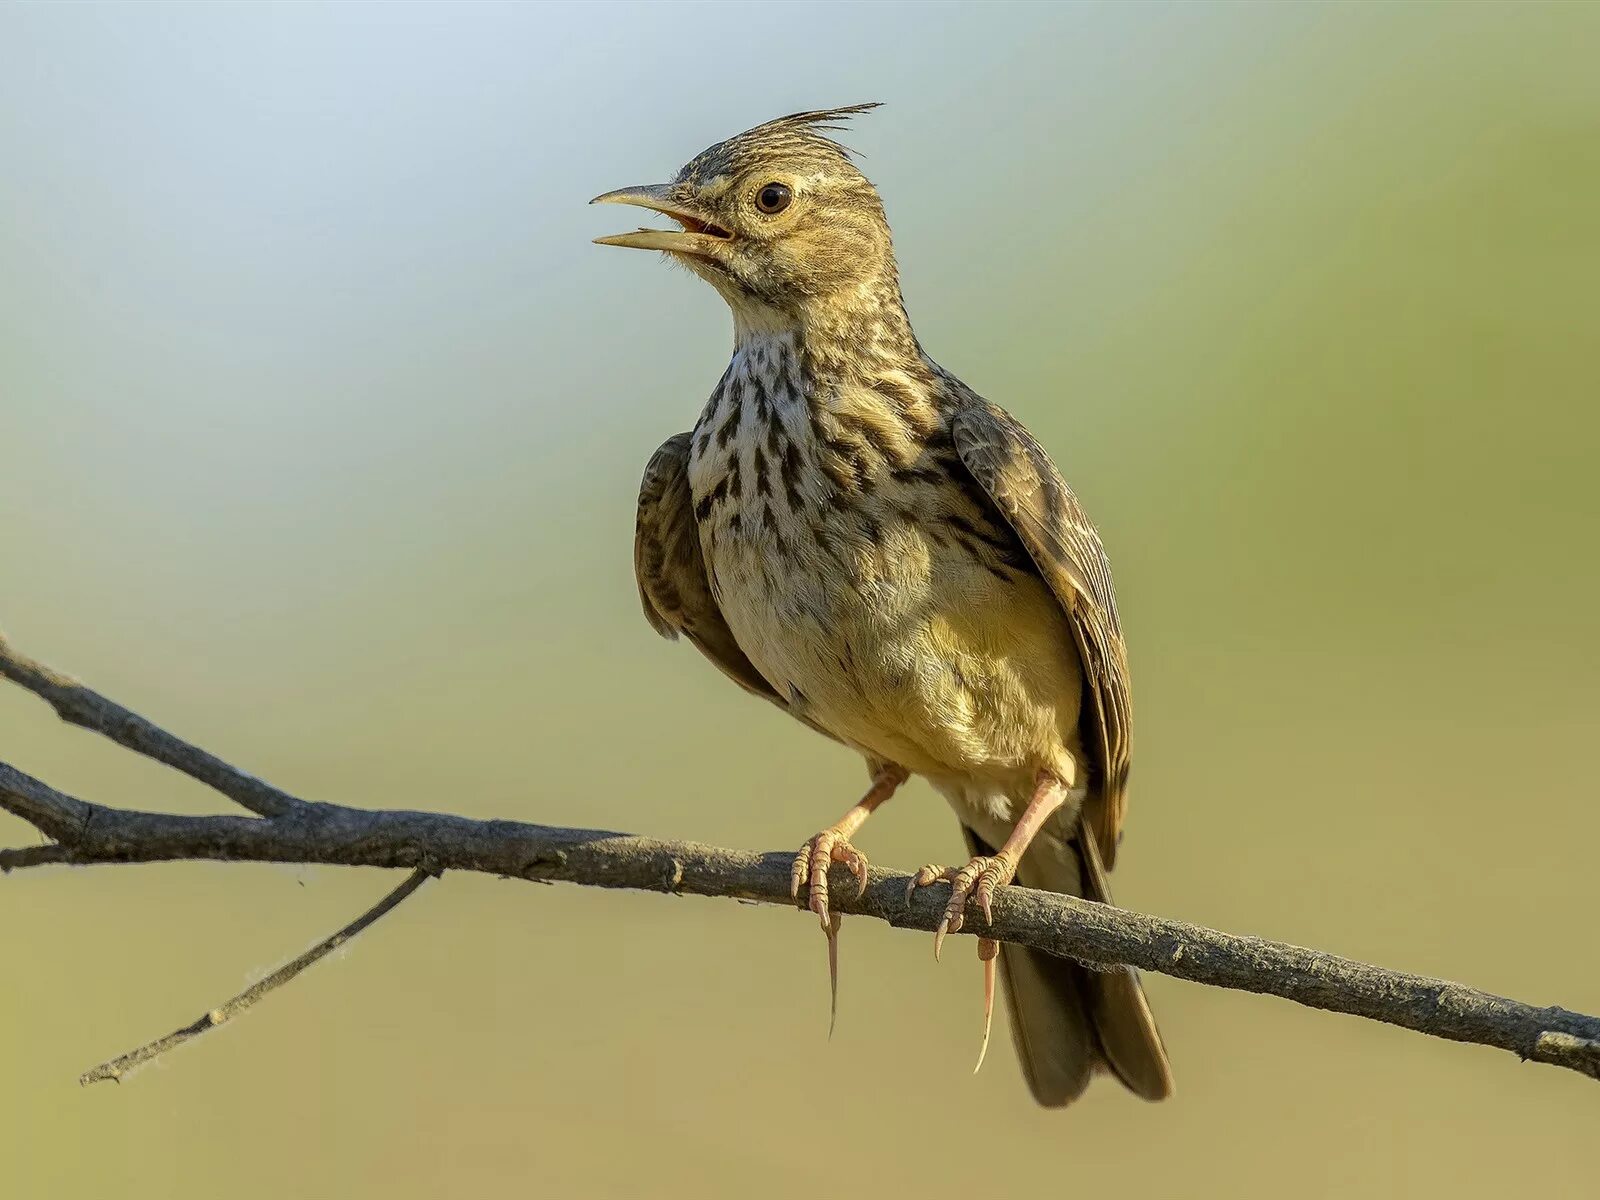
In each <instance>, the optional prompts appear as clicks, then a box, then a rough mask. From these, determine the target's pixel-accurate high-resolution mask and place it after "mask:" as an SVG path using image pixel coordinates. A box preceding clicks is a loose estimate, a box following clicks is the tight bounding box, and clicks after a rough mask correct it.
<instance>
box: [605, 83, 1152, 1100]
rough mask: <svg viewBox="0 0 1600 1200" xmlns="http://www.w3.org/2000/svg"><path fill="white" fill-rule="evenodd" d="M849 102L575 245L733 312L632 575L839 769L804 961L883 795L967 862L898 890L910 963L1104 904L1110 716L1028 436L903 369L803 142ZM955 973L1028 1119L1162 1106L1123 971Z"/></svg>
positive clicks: (1082, 606)
mask: <svg viewBox="0 0 1600 1200" xmlns="http://www.w3.org/2000/svg"><path fill="white" fill-rule="evenodd" d="M866 107H870V106H856V107H855V108H851V109H833V110H827V111H824V112H817V113H802V114H797V115H795V116H791V117H785V118H781V119H779V120H778V121H774V122H769V123H768V124H766V125H762V126H757V127H756V128H755V129H752V130H749V131H747V132H745V133H742V134H739V135H738V136H736V137H734V138H730V139H728V140H727V141H725V142H721V143H718V144H717V145H715V146H713V147H711V148H710V149H708V150H706V151H704V152H702V153H701V154H699V155H697V156H696V157H695V158H694V159H692V160H691V161H690V162H689V163H688V165H686V166H685V167H684V168H683V169H682V170H681V171H680V172H679V174H678V176H677V177H676V178H675V179H674V180H673V182H672V183H670V184H663V185H654V186H651V187H648V188H631V189H624V190H623V191H621V192H614V193H608V194H607V195H605V196H602V197H600V198H599V199H600V200H604V201H609V202H623V203H632V204H639V205H642V206H644V207H647V208H651V209H654V210H656V211H659V212H663V213H666V214H667V215H668V216H670V217H672V218H673V219H674V220H676V221H677V222H678V224H679V225H681V226H682V231H681V232H679V231H667V230H640V231H638V232H637V233H633V234H622V235H617V236H615V237H610V238H602V239H598V240H600V241H602V242H605V243H607V244H613V245H624V246H636V247H640V248H645V249H657V250H662V251H665V252H667V253H668V254H670V255H671V256H672V257H673V258H674V259H675V260H677V261H679V262H681V263H683V264H684V265H686V266H688V267H689V268H690V269H691V270H693V271H694V272H695V273H696V274H698V275H700V276H701V277H702V278H704V279H706V280H707V281H708V282H709V283H711V284H712V286H713V287H715V288H716V290H717V291H718V292H719V293H720V294H721V295H722V296H723V298H724V299H725V300H727V302H728V304H729V307H730V308H731V310H732V312H733V316H734V333H735V347H734V353H733V356H732V358H731V360H730V362H729V365H728V368H727V370H726V371H725V372H724V374H723V376H722V379H721V381H720V382H719V383H718V384H717V387H716V389H715V390H714V391H713V392H712V394H711V396H710V399H709V400H708V401H707V403H706V405H705V407H704V409H703V410H702V412H701V414H700V417H699V420H698V421H697V422H696V424H695V427H694V429H693V430H692V431H691V432H690V433H685V434H679V435H677V436H676V437H674V438H671V439H669V440H668V441H667V442H666V443H665V444H664V445H663V446H662V447H661V449H660V450H658V451H657V452H656V455H655V456H654V457H653V458H652V459H651V461H650V465H649V467H648V468H647V469H646V472H645V478H644V481H643V484H642V486H641V489H640V495H639V518H638V527H637V536H636V540H635V568H636V574H637V576H638V581H639V590H640V595H641V598H642V600H643V604H644V609H645V615H646V616H647V618H648V619H649V620H650V623H651V625H652V626H654V628H655V629H656V630H657V631H658V632H660V633H662V634H664V635H666V636H668V637H674V636H677V635H678V634H680V633H681V634H682V635H683V636H685V637H687V638H688V639H689V640H690V641H692V642H693V643H694V645H695V646H696V647H697V648H698V649H699V650H700V651H701V652H702V653H703V654H704V655H705V656H706V657H707V658H709V659H711V661H712V662H713V663H715V664H716V665H717V666H718V667H719V668H720V669H721V670H722V671H723V672H724V673H725V674H727V675H728V676H729V677H730V678H732V679H733V680H734V681H735V682H736V683H738V684H739V685H740V686H741V687H743V688H745V690H747V691H749V692H751V693H753V694H755V695H758V696H760V697H762V698H763V699H766V700H768V701H770V702H772V703H774V704H776V705H778V706H779V707H780V708H783V709H784V710H785V711H787V712H789V713H790V714H791V715H793V716H795V717H796V718H797V719H799V720H800V721H802V722H804V723H805V724H807V725H809V726H810V727H811V728H813V729H815V730H817V731H819V732H821V733H823V734H825V735H826V736H828V737H830V738H833V739H835V740H837V741H839V742H842V743H843V744H845V745H846V746H849V747H851V748H853V749H855V750H856V751H858V752H859V753H861V754H862V756H863V757H864V758H865V760H866V763H867V767H868V771H869V774H870V775H871V776H872V779H873V785H872V787H871V789H870V790H869V791H868V793H867V794H866V796H864V797H863V799H862V801H861V802H860V803H858V804H857V805H856V806H855V807H854V808H852V809H851V810H850V811H849V812H848V813H846V814H845V816H844V817H843V818H842V819H841V820H840V821H838V822H836V823H835V824H834V825H833V826H830V827H829V828H828V829H826V830H824V831H823V832H822V833H820V834H818V835H817V836H816V837H814V838H812V839H810V840H809V841H808V842H807V843H806V845H805V846H804V847H803V848H802V850H801V852H800V854H799V855H798V856H797V858H796V860H795V871H794V882H795V887H796V889H798V888H800V887H802V886H804V887H806V888H807V889H808V898H809V902H810V906H811V908H812V909H813V911H814V912H816V913H817V915H818V917H819V918H820V920H821V921H822V924H823V928H824V930H825V931H827V932H828V934H829V950H830V963H831V964H832V963H836V959H835V958H834V954H835V953H836V941H835V938H836V934H837V931H838V917H837V915H834V914H831V913H830V910H829V907H828V895H829V884H828V875H827V870H828V866H829V865H830V864H831V863H833V862H838V863H842V864H844V865H845V866H846V867H847V868H848V869H849V870H851V871H852V872H854V873H856V874H857V875H858V877H861V878H864V873H865V864H866V859H865V857H864V856H863V855H862V854H861V853H860V852H859V851H858V850H856V849H855V847H853V846H852V845H851V844H850V841H849V839H850V836H851V835H852V834H853V833H854V832H855V830H856V829H858V828H859V827H860V825H861V824H862V822H864V821H865V820H866V818H867V816H868V815H870V814H871V813H872V812H873V811H874V810H875V809H876V808H877V807H878V806H879V805H881V804H882V803H883V802H884V801H886V800H887V799H888V798H889V797H890V796H891V795H892V794H893V793H894V791H895V789H896V788H897V787H898V786H899V785H900V784H901V782H903V781H904V779H905V778H906V777H907V775H909V774H917V775H921V776H923V777H924V778H926V779H927V780H928V781H929V782H930V783H931V784H932V785H933V786H934V787H935V789H936V790H938V791H939V792H940V793H942V794H943V795H944V796H945V797H946V798H947V799H948V800H949V802H950V803H951V805H952V807H953V808H954V809H955V811H956V813H957V816H958V817H959V818H960V819H961V822H962V826H963V828H964V830H965V832H966V835H967V839H968V843H969V846H970V849H971V851H972V854H973V855H974V857H973V859H972V861H971V862H970V863H969V864H968V865H967V867H965V868H963V869H962V870H961V871H959V872H954V871H944V870H942V869H940V868H934V867H929V868H924V870H923V871H922V872H921V873H920V874H919V876H918V882H919V884H924V885H925V884H930V883H933V882H935V881H937V880H939V879H950V881H951V883H952V894H951V898H950V902H949V905H948V906H947V909H946V915H945V922H944V925H943V926H942V927H941V929H940V931H939V935H938V937H937V938H936V942H935V945H936V947H937V945H938V943H939V941H941V940H942V938H943V936H944V934H945V933H946V932H947V931H954V930H957V929H960V928H961V927H962V926H963V924H964V922H965V920H966V919H967V916H968V911H967V908H968V902H969V900H970V901H971V902H972V903H973V904H974V905H975V907H976V908H977V909H978V910H980V911H984V912H986V911H987V907H988V904H989V900H990V897H992V895H993V892H994V889H995V888H997V887H1001V886H1004V885H1005V884H1006V883H1008V882H1010V880H1011V879H1012V878H1017V879H1018V880H1019V881H1020V882H1022V883H1025V884H1027V885H1029V886H1033V887H1043V888H1050V889H1053V890H1056V891H1063V892H1070V893H1072V894H1075V895H1083V896H1088V897H1090V898H1092V899H1096V900H1101V901H1104V902H1109V900H1110V896H1109V892H1108V891H1107V887H1106V871H1107V869H1108V868H1109V867H1110V866H1111V865H1112V863H1113V862H1114V861H1115V857H1116V853H1117V846H1118V841H1119V837H1120V833H1121V828H1122V823H1123V819H1124V815H1125V812H1126V796H1127V780H1128V763H1129V736H1130V720H1131V716H1130V702H1129V691H1128V667H1127V656H1126V650H1125V647H1124V644H1123V638H1122V629H1121V623H1120V621H1119V619H1118V616H1117V610H1116V599H1115V595H1114V593H1113V590H1112V583H1111V572H1110V567H1109V564H1108V562H1107V560H1106V556H1105V553H1104V550H1103V548H1102V546H1101V543H1100V539H1099V536H1098V535H1097V534H1096V532H1095V530H1094V527H1093V526H1092V525H1091V524H1090V523H1089V520H1088V518H1087V517H1086V516H1085V514H1084V512H1083V509H1082V508H1081V506H1080V505H1079V504H1078V501H1077V499H1076V497H1074V496H1073V494H1072V491H1071V489H1069V488H1068V487H1067V485H1066V483H1065V482H1064V481H1063V480H1062V479H1061V476H1060V475H1059V474H1058V473H1057V471H1056V469H1055V467H1054V466H1053V465H1052V464H1051V462H1050V459H1049V457H1048V456H1047V455H1046V454H1045V452H1044V450H1043V449H1042V448H1041V447H1040V446H1039V444H1038V443H1037V442H1036V441H1035V440H1034V439H1033V437H1032V436H1031V435H1030V434H1029V433H1028V432H1027V430H1025V429H1024V428H1023V427H1022V425H1021V424H1020V423H1019V422H1017V421H1016V420H1015V418H1013V417H1011V416H1010V415H1009V414H1007V413H1006V412H1004V411H1003V410H1002V409H1000V408H998V407H997V406H995V405H993V404H990V403H988V402H987V401H985V400H983V399H981V398H980V397H978V396H977V395H976V394H974V393H973V392H972V391H971V390H970V389H968V388H967V387H966V386H965V385H964V384H962V383H961V382H960V381H959V380H957V379H956V378H955V377H954V376H952V375H950V374H949V373H948V372H946V371H944V370H943V369H942V368H940V367H939V366H938V365H937V364H936V363H934V362H933V360H932V359H930V358H929V357H928V356H927V355H926V354H925V353H924V352H923V351H922V348H921V346H920V345H919V344H918V342H917V339H916V336H915V334H914V333H913V332H912V329H911V326H910V323H909V321H908V320H907V318H906V315H905V308H904V304H903V302H902V299H901V294H900V287H899V280H898V274H897V271H896V268H895V262H894V253H893V247H892V242H891V237H890V233H889V227H888V223H887V221H886V219H885V217H884V214H883V208H882V203H881V201H880V200H879V198H878V195H877V192H876V191H875V190H874V189H873V187H872V185H871V184H870V183H868V182H867V180H866V179H865V178H864V177H863V176H862V175H861V174H860V172H859V171H858V170H857V169H856V168H855V166H854V165H853V164H852V163H851V161H850V158H849V155H848V154H847V152H846V151H844V149H843V148H842V147H840V146H839V145H838V144H837V143H836V142H835V141H833V140H832V139H831V138H829V137H827V136H826V135H825V133H824V132H823V131H824V130H829V129H836V128H837V127H838V123H839V122H840V121H841V120H843V119H844V118H846V117H848V116H849V115H850V114H852V113H854V112H859V111H862V109H864V108H866ZM979 948H980V958H981V959H983V960H984V962H985V964H986V979H987V981H988V988H989V991H988V995H989V996H990V997H991V998H992V991H993V986H994V971H995V961H996V954H997V951H998V961H999V966H1000V969H1001V970H1002V972H1003V974H1004V977H1005V981H1006V988H1005V990H1006V993H1007V995H1008V997H1009V999H1010V1007H1011V1013H1012V1021H1011V1025H1012V1032H1013V1037H1014V1040H1015V1042H1016V1045H1017V1050H1018V1055H1019V1058H1020V1059H1021V1060H1022V1063H1023V1069H1024V1073H1025V1074H1026V1076H1027V1078H1028V1081H1029V1085H1030V1087H1031V1088H1032V1090H1033V1093H1034V1095H1035V1096H1036V1097H1037V1098H1038V1099H1039V1101H1040V1102H1041V1103H1044V1104H1053V1105H1057V1104H1065V1103H1068V1102H1070V1101H1071V1100H1072V1099H1074V1098H1075V1097H1076V1096H1078V1095H1079V1094H1080V1093H1081V1092H1082V1091H1083V1088H1084V1087H1085V1086H1086V1085H1087V1083H1088V1081H1089V1078H1090V1077H1091V1075H1092V1073H1093V1071H1094V1070H1096V1069H1107V1070H1110V1071H1112V1072H1113V1073H1115V1074H1116V1076H1117V1077H1118V1078H1119V1079H1121V1080H1122V1082H1123V1083H1125V1084H1126V1085H1127V1086H1128V1087H1129V1088H1130V1089H1131V1090H1133V1091H1134V1092H1135V1093H1137V1094H1138V1095H1141V1096H1144V1097H1146V1098H1149V1099H1159V1098H1161V1097H1163V1096H1165V1095H1167V1094H1169V1093H1170V1091H1171V1086H1172V1081H1171V1073H1170V1069H1169V1068H1168V1066H1167V1060H1166V1054H1165V1050H1164V1048H1163V1047H1162V1044H1161V1039H1160V1035H1159V1034H1158V1033H1157V1031H1156V1027H1155V1023H1154V1021H1153V1020H1152V1019H1151V1016H1150V1011H1149V1007H1148V1005H1147V1004H1146V1003H1145V1000H1144V995H1143V992H1142V989H1141V988H1140V985H1139V982H1138V979H1137V977H1136V976H1135V975H1134V973H1133V972H1132V971H1129V970H1119V971H1111V972H1090V971H1087V970H1085V969H1084V968H1082V967H1079V966H1077V965H1076V964H1073V963H1070V962H1068V961H1065V960H1061V959H1055V958H1051V957H1050V956H1047V955H1041V954H1038V953H1037V952H1034V951H1029V950H1023V949H1020V948H1018V947H1010V946H1007V947H996V945H995V944H994V943H993V942H990V941H988V940H987V939H982V938H980V940H979ZM986 1022H987V1013H986ZM985 1040H986V1041H987V1025H986V1032H985ZM980 1061H981V1059H980Z"/></svg>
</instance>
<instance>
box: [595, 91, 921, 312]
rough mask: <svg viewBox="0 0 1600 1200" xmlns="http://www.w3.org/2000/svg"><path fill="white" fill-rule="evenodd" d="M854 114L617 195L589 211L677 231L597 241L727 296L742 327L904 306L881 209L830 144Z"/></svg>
mask: <svg viewBox="0 0 1600 1200" xmlns="http://www.w3.org/2000/svg"><path fill="white" fill-rule="evenodd" d="M876 107H877V105H876V104H857V105H852V106H850V107H848V108H833V109H826V110H822V111H819V112H805V113H795V114H794V115H792V116H788V117H779V118H778V119H777V120H775V121H768V122H767V123H766V124H764V125H757V126H756V127H755V128H754V129H750V130H746V131H745V132H744V133H741V134H738V135H736V136H734V137H731V138H729V139H728V140H727V141H723V142H718V143H717V144H716V145H715V146H712V147H711V148H710V149H708V150H704V151H702V152H701V153H699V154H697V155H696V156H695V157H694V158H692V159H690V160H689V162H688V163H687V164H686V165H685V166H684V167H683V169H682V170H680V171H679V172H678V174H677V176H676V177H675V178H674V179H673V180H672V182H670V183H660V184H649V185H646V186H644V187H630V188H620V189H618V190H617V191H614V192H607V193H605V194H604V195H603V196H596V197H595V198H594V200H593V201H591V203H593V204H633V205H637V206H639V207H641V208H648V209H653V210H654V211H656V212H659V213H664V214H665V215H666V216H668V217H671V218H672V219H673V220H674V221H676V222H677V223H678V225H679V226H681V228H680V229H672V230H668V229H639V230H637V231H635V232H633V233H619V234H615V235H613V236H611V237H602V238H596V239H595V241H596V242H598V243H599V244H601V245H603V246H631V247H634V248H637V249H641V250H662V251H665V252H666V253H667V254H669V255H671V256H672V257H673V258H674V259H676V260H677V261H678V262H681V263H682V264H683V265H685V266H687V267H688V268H689V269H690V270H692V271H693V272H694V273H695V274H697V275H699V276H700V277H701V278H702V279H704V280H706V282H708V283H710V284H711V286H712V287H714V288H716V289H717V291H718V292H720V293H721V294H722V296H723V298H724V299H725V300H727V302H728V304H729V306H730V307H731V308H732V309H733V311H734V318H735V321H736V322H737V323H739V324H741V325H743V326H746V327H752V328H760V327H764V326H773V325H778V326H785V325H792V324H795V323H805V322H806V321H807V320H808V318H810V317H813V316H816V315H818V310H829V309H842V310H849V309H856V308H859V307H861V306H863V305H865V306H869V307H877V306H880V305H884V304H891V303H892V304H894V305H895V306H898V305H899V301H900V293H899V284H898V282H897V277H896V272H895V265H894V249H893V245H892V243H891V241H890V236H889V225H888V222H887V221H886V220H885V218H884V214H883V202H882V201H881V200H880V199H879V198H878V193H877V191H876V189H874V188H873V186H872V184H871V183H869V182H868V181H867V178H866V176H864V175H862V174H861V172H860V171H858V170H857V169H856V167H855V165H854V164H853V163H852V162H851V161H850V155H849V152H848V151H846V150H845V148H844V147H843V146H841V145H840V144H839V143H838V142H836V141H834V140H833V139H832V138H831V137H829V136H828V133H829V132H830V131H837V130H838V129H839V128H841V124H840V123H841V122H842V121H844V120H846V119H848V118H849V117H850V116H852V115H854V114H856V113H860V112H865V111H867V110H868V109H872V108H876Z"/></svg>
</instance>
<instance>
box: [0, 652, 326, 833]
mask: <svg viewBox="0 0 1600 1200" xmlns="http://www.w3.org/2000/svg"><path fill="white" fill-rule="evenodd" d="M0 675H4V676H5V677H6V678H8V679H10V680H12V681H13V682H15V683H18V684H21V685H22V686H23V687H25V688H27V689H28V691H30V692H32V693H33V694H34V695H35V696H38V697H39V698H40V699H41V700H43V701H44V702H45V703H47V704H48V705H50V707H51V708H53V709H55V710H56V715H57V716H58V717H60V718H61V719H62V720H63V721H66V722H67V723H68V724H70V725H81V726H82V727H83V728H85V729H92V730H93V731H94V732H96V733H98V734H102V735H103V736H105V737H108V738H110V739H111V740H112V741H113V742H116V743H117V745H119V746H123V747H126V748H127V749H129V750H132V751H134V752H135V753H136V754H142V755H144V756H145V757H146V758H153V759H155V760H156V761H157V762H159V763H165V764H166V765H167V766H169V767H172V768H174V769H175V770H179V771H182V772H183V773H184V774H185V775H188V776H189V777H190V778H191V779H197V780H199V781H200V782H201V783H203V784H205V785H206V786H208V787H211V788H215V789H216V790H217V791H219V792H221V793H222V794H223V795H224V796H226V797H228V799H230V800H232V801H234V802H235V803H237V804H240V805H243V806H244V807H245V808H247V809H249V810H250V811H251V812H253V813H258V814H259V815H261V816H263V817H281V816H283V815H285V814H287V813H292V812H296V811H299V810H304V809H306V808H308V807H310V805H309V804H308V802H307V801H305V800H301V799H300V798H299V797H297V796H292V795H290V794H289V793H288V792H286V791H284V790H283V789H282V788H276V787H273V786H272V785H271V784H270V783H267V782H266V781H265V780H263V779H257V778H256V777H255V776H254V775H251V774H250V773H249V772H248V771H241V770H240V769H239V768H238V767H235V766H232V765H230V764H229V763H225V762H223V761H222V759H220V758H218V757H217V756H216V755H214V754H210V753H208V752H207V751H205V750H202V749H200V747H198V746H194V745H191V744H189V743H188V742H186V741H184V740H183V739H182V738H179V737H175V736H174V735H172V734H170V733H168V732H167V731H166V730H165V729H162V728H161V727H160V726H159V725H156V724H153V723H152V722H150V721H147V720H145V718H143V717H141V716H140V715H139V714H138V713H136V712H130V711H129V710H128V709H126V708H123V707H122V705H120V704H117V703H116V702H115V701H112V700H107V699H106V698H105V697H104V696H102V695H101V694H100V693H99V692H96V691H94V690H93V689H92V688H88V687H85V686H84V685H83V684H81V683H79V682H78V681H77V680H76V679H74V678H72V677H71V676H70V675H63V674H62V673H61V672H59V671H53V670H51V669H50V668H49V667H47V666H45V665H44V664H43V663H38V662H35V661H34V660H33V659H31V658H29V657H27V655H25V654H21V653H19V652H18V651H17V650H16V649H15V648H14V647H13V646H12V645H11V643H10V642H9V641H7V640H6V637H5V635H4V634H0Z"/></svg>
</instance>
